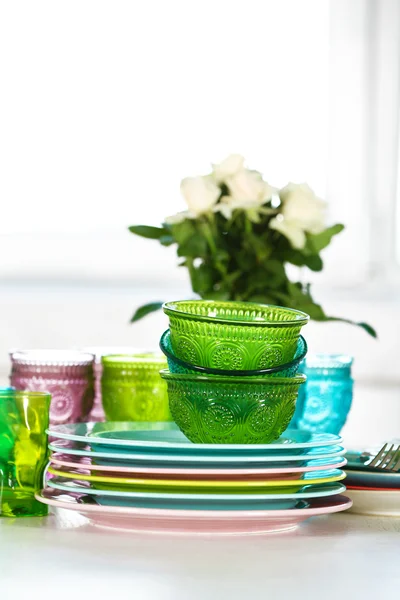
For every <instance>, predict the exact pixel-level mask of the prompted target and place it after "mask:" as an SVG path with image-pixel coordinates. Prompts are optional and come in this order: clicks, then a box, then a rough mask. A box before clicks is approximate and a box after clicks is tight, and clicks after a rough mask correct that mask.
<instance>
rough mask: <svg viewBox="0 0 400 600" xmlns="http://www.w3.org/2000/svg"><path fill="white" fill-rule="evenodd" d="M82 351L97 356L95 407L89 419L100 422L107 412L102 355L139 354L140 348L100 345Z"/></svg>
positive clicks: (95, 363) (95, 366)
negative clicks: (104, 400)
mask: <svg viewBox="0 0 400 600" xmlns="http://www.w3.org/2000/svg"><path fill="white" fill-rule="evenodd" d="M82 352H89V353H90V354H93V355H94V356H95V362H94V367H93V369H94V392H95V394H94V403H93V408H92V410H91V411H90V415H89V416H88V418H87V420H88V421H91V422H98V421H104V420H105V414H104V409H103V402H102V399H101V376H102V373H103V365H102V364H101V358H102V356H107V355H110V354H137V353H138V352H139V350H138V349H137V348H130V347H114V348H113V347H109V346H108V347H99V346H92V347H88V348H82ZM142 352H143V350H142Z"/></svg>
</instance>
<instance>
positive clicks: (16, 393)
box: [0, 389, 51, 401]
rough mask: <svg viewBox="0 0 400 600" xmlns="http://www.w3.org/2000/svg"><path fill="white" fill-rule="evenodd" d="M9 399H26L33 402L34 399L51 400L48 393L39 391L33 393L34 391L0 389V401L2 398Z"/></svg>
mask: <svg viewBox="0 0 400 600" xmlns="http://www.w3.org/2000/svg"><path fill="white" fill-rule="evenodd" d="M7 396H8V397H10V398H23V397H28V398H29V399H32V400H34V399H35V398H37V399H40V398H41V399H43V400H45V399H46V400H49V401H50V400H51V393H50V392H40V391H35V390H13V389H10V390H6V389H0V400H1V399H2V398H4V397H7Z"/></svg>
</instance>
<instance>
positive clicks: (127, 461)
mask: <svg viewBox="0 0 400 600" xmlns="http://www.w3.org/2000/svg"><path fill="white" fill-rule="evenodd" d="M49 448H50V450H52V451H53V452H61V453H62V454H70V455H73V456H90V457H91V458H92V460H93V462H95V463H96V464H98V465H111V466H112V465H114V466H116V465H118V466H125V467H134V466H143V465H144V464H145V465H146V466H151V467H154V468H156V467H162V468H168V467H171V468H172V467H174V468H178V467H179V468H184V467H187V468H193V467H197V468H201V467H203V468H206V467H207V468H213V469H218V468H220V469H224V468H227V467H229V468H237V469H246V468H252V467H254V468H256V467H262V466H266V467H270V468H273V467H299V466H304V465H307V466H313V465H314V461H316V460H321V459H328V460H330V461H333V462H337V461H338V460H339V459H340V457H341V456H343V455H344V453H345V450H344V448H342V447H341V446H328V447H320V448H313V449H311V450H307V452H306V453H305V454H298V455H296V454H289V455H288V456H287V455H286V454H285V455H276V454H275V455H264V456H263V455H261V456H257V455H252V454H250V455H246V456H240V455H233V456H213V455H212V454H208V455H204V456H201V455H186V454H175V455H174V454H153V453H146V452H144V453H135V454H130V453H129V454H128V453H125V452H123V453H121V452H118V451H117V452H115V449H114V448H111V450H112V452H97V451H94V450H88V449H87V446H85V444H81V445H80V444H77V443H73V442H70V441H69V440H58V441H54V440H53V441H52V442H51V443H50V444H49ZM105 449H107V450H108V449H109V448H108V447H107V448H105Z"/></svg>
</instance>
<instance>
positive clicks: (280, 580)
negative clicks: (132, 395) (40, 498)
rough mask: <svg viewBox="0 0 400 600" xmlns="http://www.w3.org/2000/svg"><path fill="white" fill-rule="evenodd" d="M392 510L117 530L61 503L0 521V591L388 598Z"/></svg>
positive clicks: (398, 566) (392, 580)
mask: <svg viewBox="0 0 400 600" xmlns="http://www.w3.org/2000/svg"><path fill="white" fill-rule="evenodd" d="M399 561H400V519H393V518H379V517H363V516H358V515H353V514H350V513H343V514H338V515H331V516H327V517H315V518H313V519H310V520H309V521H307V522H305V523H303V524H302V525H301V526H300V527H299V528H298V529H297V530H296V531H294V532H288V533H285V534H271V535H265V536H252V537H225V538H204V537H197V538H194V537H185V536H169V535H155V534H153V535H152V534H141V535H139V534H131V533H129V534H128V533H117V532H115V533H114V532H110V531H106V530H101V529H97V528H95V527H93V526H91V525H88V524H87V523H86V522H85V521H84V520H83V519H82V518H80V517H79V516H77V515H76V514H74V513H72V512H68V511H64V510H63V511H57V515H51V516H49V517H47V518H42V519H38V518H32V519H19V520H15V521H12V520H9V519H2V520H0V598H1V599H2V600H15V599H16V600H19V599H24V600H36V599H39V598H40V599H41V600H43V598H46V597H48V596H51V597H53V598H56V599H57V600H64V599H67V598H68V599H71V600H72V599H81V598H82V599H83V598H88V599H89V598H93V599H94V598H97V599H103V598H110V599H114V598H115V599H117V598H118V599H119V598H135V599H140V600H147V599H153V598H154V599H156V600H164V599H168V600H169V599H174V600H180V599H193V600H197V599H200V598H201V599H206V598H207V599H214V598H215V599H224V598H229V599H236V598H238V599H239V598H251V599H253V598H256V599H258V598H260V599H261V598H262V599H263V600H265V599H267V598H271V599H273V600H274V599H275V598H280V599H281V598H282V599H286V598H295V597H296V598H307V600H309V599H314V598H315V599H321V598H324V599H330V598H354V599H358V598H362V599H363V600H364V599H369V598H371V599H372V598H373V599H375V600H378V599H380V598H384V597H387V598H398V597H399V596H398V594H399V590H400V562H399Z"/></svg>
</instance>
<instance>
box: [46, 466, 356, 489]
mask: <svg viewBox="0 0 400 600" xmlns="http://www.w3.org/2000/svg"><path fill="white" fill-rule="evenodd" d="M48 473H50V474H51V475H56V476H58V477H62V478H65V479H73V480H75V481H88V482H90V483H91V484H92V485H93V487H95V488H99V489H102V490H103V489H106V490H111V489H112V490H116V491H121V492H128V491H138V492H152V491H154V492H168V493H169V492H174V491H177V492H180V493H191V492H196V493H200V492H212V493H214V494H223V493H235V494H236V493H240V492H241V493H244V494H245V493H257V494H258V493H262V492H269V491H271V492H272V493H274V492H276V493H278V492H281V493H285V492H286V491H290V490H293V489H294V490H297V489H300V488H301V487H304V486H305V485H316V484H318V485H321V484H323V483H334V482H336V481H341V480H342V479H344V478H345V477H346V475H345V473H344V472H343V471H341V470H340V469H331V470H329V471H317V472H314V471H312V472H308V473H306V474H305V476H304V477H303V478H302V479H286V480H282V479H280V480H279V479H270V480H266V481H254V480H253V481H248V480H247V481H246V480H243V481H226V480H225V481H221V480H219V479H215V480H186V479H183V480H178V479H177V480H173V479H164V480H163V479H143V478H140V479H139V478H133V477H130V478H128V477H107V476H104V477H103V476H101V475H86V474H82V473H81V472H79V471H78V470H75V469H73V470H71V471H69V470H66V469H64V470H58V469H54V468H53V467H49V468H48Z"/></svg>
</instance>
